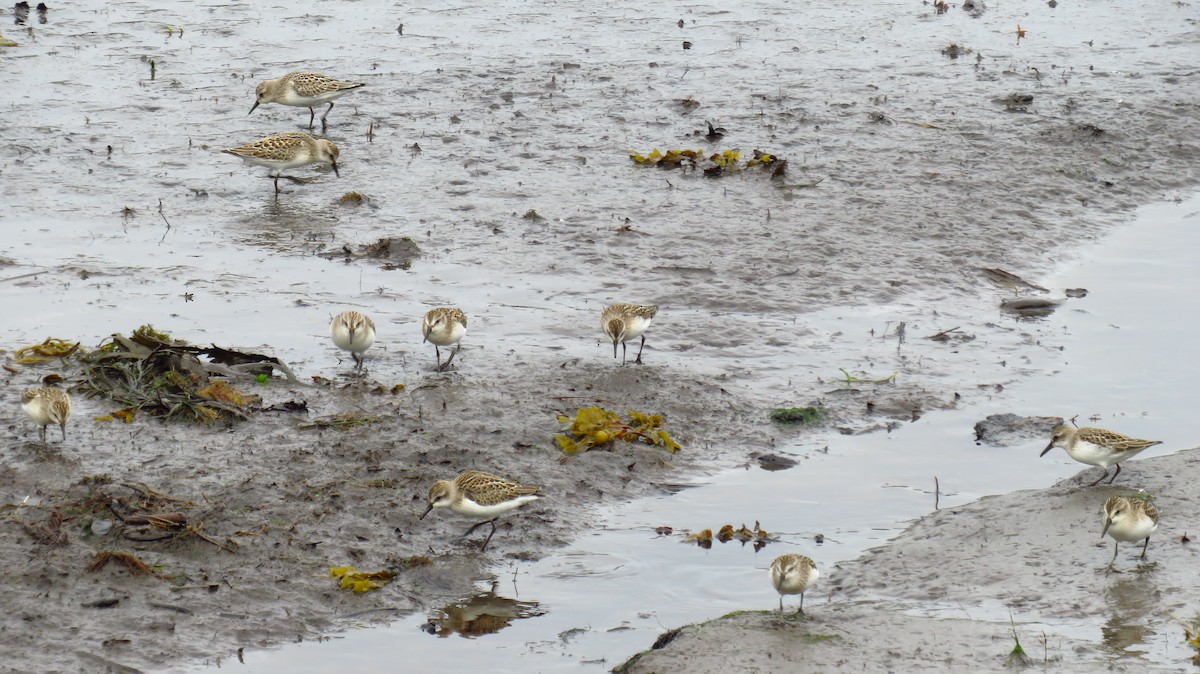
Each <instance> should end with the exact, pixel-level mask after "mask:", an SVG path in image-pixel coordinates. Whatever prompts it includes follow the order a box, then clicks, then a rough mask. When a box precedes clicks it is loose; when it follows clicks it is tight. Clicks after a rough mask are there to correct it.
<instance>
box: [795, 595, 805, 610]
mask: <svg viewBox="0 0 1200 674" xmlns="http://www.w3.org/2000/svg"><path fill="white" fill-rule="evenodd" d="M796 613H799V614H800V615H804V593H803V592H801V593H800V608H799V609H798V610H797V611H796Z"/></svg>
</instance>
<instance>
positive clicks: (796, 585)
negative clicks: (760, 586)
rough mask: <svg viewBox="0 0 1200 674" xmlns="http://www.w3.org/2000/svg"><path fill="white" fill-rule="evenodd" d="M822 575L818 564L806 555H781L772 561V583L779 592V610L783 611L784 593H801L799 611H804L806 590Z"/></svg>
mask: <svg viewBox="0 0 1200 674" xmlns="http://www.w3.org/2000/svg"><path fill="white" fill-rule="evenodd" d="M820 577H821V573H820V572H819V571H817V565H816V564H815V563H813V560H811V559H809V558H808V557H805V556H804V555H797V554H787V555H780V556H778V557H776V558H775V561H773V562H771V584H772V585H774V586H775V591H776V592H778V593H779V611H780V613H782V612H783V595H785V594H798V595H800V608H799V610H797V611H796V612H797V613H804V591H805V590H807V589H808V588H810V587H812V585H813V583H815V582H817V579H818V578H820Z"/></svg>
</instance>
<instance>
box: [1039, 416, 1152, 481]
mask: <svg viewBox="0 0 1200 674" xmlns="http://www.w3.org/2000/svg"><path fill="white" fill-rule="evenodd" d="M1161 444H1162V442H1161V441H1159V440H1138V439H1137V438H1131V437H1129V436H1127V435H1121V434H1120V433H1114V432H1112V431H1106V430H1104V429H1103V428H1075V427H1074V426H1065V425H1064V426H1055V427H1054V430H1052V431H1051V432H1050V444H1048V445H1046V448H1045V449H1043V450H1042V453H1041V455H1040V456H1046V452H1049V451H1050V450H1052V449H1054V448H1055V447H1062V448H1063V449H1065V450H1067V454H1069V455H1070V456H1071V458H1072V459H1075V460H1076V461H1078V462H1079V463H1086V464H1088V465H1090V466H1100V467H1101V468H1103V469H1104V474H1103V475H1101V476H1100V477H1099V478H1097V479H1096V481H1095V482H1093V483H1092V484H1090V485H1089V486H1091V487H1095V486H1096V485H1098V484H1100V480H1103V479H1104V478H1105V477H1107V476H1108V467H1109V466H1111V465H1113V464H1116V466H1117V472H1115V473H1113V476H1112V478H1111V479H1109V481H1108V483H1109V484H1112V483H1113V480H1116V479H1117V476H1118V475H1120V474H1121V462H1122V461H1124V460H1126V459H1131V458H1133V457H1134V456H1137V454H1138V452H1140V451H1142V450H1143V449H1145V448H1147V447H1153V446H1154V445H1161Z"/></svg>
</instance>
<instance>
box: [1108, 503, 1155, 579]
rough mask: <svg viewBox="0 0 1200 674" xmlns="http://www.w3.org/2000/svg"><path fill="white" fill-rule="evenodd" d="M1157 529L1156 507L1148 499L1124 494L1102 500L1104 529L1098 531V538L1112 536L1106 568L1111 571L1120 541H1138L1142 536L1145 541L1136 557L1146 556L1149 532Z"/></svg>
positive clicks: (1148, 545) (1143, 557)
mask: <svg viewBox="0 0 1200 674" xmlns="http://www.w3.org/2000/svg"><path fill="white" fill-rule="evenodd" d="M1156 529H1158V508H1155V507H1154V504H1152V503H1150V501H1149V500H1147V499H1144V498H1138V497H1136V496H1135V497H1125V496H1110V497H1109V498H1108V500H1107V501H1105V502H1104V531H1101V532H1100V538H1102V539H1103V538H1104V535H1105V534H1108V535H1109V536H1112V538H1113V556H1112V560H1111V561H1110V562H1109V563H1108V570H1109V571H1113V564H1115V563H1116V561H1117V548H1118V547H1119V546H1120V545H1121V543H1120V541H1125V542H1126V543H1133V542H1136V541H1140V540H1142V539H1143V538H1144V539H1146V542H1145V543H1144V544H1143V545H1142V556H1141V557H1139V558H1138V559H1145V558H1146V548H1148V547H1150V534H1152V533H1154V531H1155V530H1156Z"/></svg>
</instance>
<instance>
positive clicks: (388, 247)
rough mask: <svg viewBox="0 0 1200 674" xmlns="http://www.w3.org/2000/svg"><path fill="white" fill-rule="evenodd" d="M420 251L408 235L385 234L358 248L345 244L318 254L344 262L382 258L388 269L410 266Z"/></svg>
mask: <svg viewBox="0 0 1200 674" xmlns="http://www.w3.org/2000/svg"><path fill="white" fill-rule="evenodd" d="M421 252H422V251H421V247H420V246H418V245H417V242H416V241H413V240H412V239H411V238H410V237H407V236H401V237H390V236H387V237H383V238H381V239H378V240H376V241H374V242H373V243H369V244H366V245H363V246H359V247H358V250H355V249H353V248H351V247H350V244H345V245H343V246H342V247H341V248H339V249H337V250H332V251H327V252H324V253H321V254H320V256H321V257H323V258H325V259H326V260H343V261H345V262H351V261H353V260H358V259H371V260H382V261H383V267H382V268H383V269H384V270H386V271H390V270H396V269H409V268H411V267H412V264H413V261H415V260H416V259H417V258H419V257H421Z"/></svg>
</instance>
